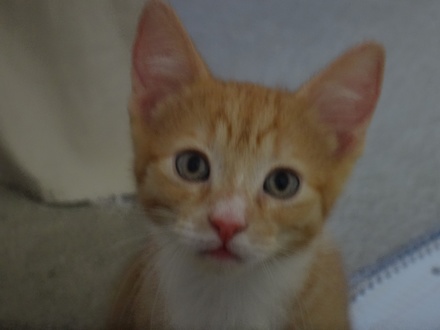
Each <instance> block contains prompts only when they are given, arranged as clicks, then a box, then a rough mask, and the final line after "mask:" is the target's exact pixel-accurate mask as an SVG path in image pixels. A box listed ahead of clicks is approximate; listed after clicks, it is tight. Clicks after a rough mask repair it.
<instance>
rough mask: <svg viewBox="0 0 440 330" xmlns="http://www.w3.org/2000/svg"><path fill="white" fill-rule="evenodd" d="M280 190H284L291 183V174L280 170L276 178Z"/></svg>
mask: <svg viewBox="0 0 440 330" xmlns="http://www.w3.org/2000/svg"><path fill="white" fill-rule="evenodd" d="M274 181H275V186H276V187H277V189H278V190H280V191H284V190H286V188H287V186H288V185H289V175H288V174H287V173H286V172H278V173H277V174H276V175H275V178H274Z"/></svg>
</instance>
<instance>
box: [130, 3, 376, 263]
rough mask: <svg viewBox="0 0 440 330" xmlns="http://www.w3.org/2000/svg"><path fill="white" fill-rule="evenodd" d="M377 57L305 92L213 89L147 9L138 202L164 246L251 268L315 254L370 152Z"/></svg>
mask: <svg viewBox="0 0 440 330" xmlns="http://www.w3.org/2000/svg"><path fill="white" fill-rule="evenodd" d="M382 68H383V51H382V49H381V48H380V46H378V45H375V44H366V45H363V46H360V47H358V48H355V49H354V50H352V51H351V52H348V53H347V54H346V55H344V56H342V57H341V58H340V59H338V60H337V61H336V62H335V63H334V64H333V65H331V66H330V67H329V68H328V69H327V70H325V71H324V72H323V73H322V74H321V75H319V76H317V77H316V78H314V79H312V80H311V81H310V82H308V83H307V84H305V85H304V86H303V87H302V88H301V89H300V90H299V91H298V92H296V93H289V92H286V91H280V90H273V89H268V88H264V87H260V86H256V85H252V84H242V83H234V82H222V81H218V80H216V79H214V78H213V77H212V76H211V75H210V74H209V71H208V69H207V68H206V66H205V65H204V63H203V61H202V60H201V58H200V57H199V55H198V54H197V52H196V51H195V49H194V46H193V45H192V43H191V41H190V39H189V37H188V36H187V35H186V33H185V31H184V30H183V28H182V26H181V25H180V22H179V21H178V19H177V17H176V16H175V14H174V13H173V12H172V10H171V9H170V8H169V7H168V6H166V5H164V4H163V3H161V2H158V1H153V2H151V3H150V4H149V5H148V6H147V7H146V9H145V11H144V13H143V16H142V18H141V23H140V25H139V29H138V35H137V38H136V43H135V47H134V50H133V74H132V78H133V93H132V98H131V105H130V113H131V124H132V136H133V143H134V151H135V174H136V179H137V184H138V191H139V197H140V200H141V203H142V204H143V206H144V209H145V211H146V213H147V215H148V221H150V222H151V227H152V230H153V236H154V239H155V240H156V241H157V243H158V245H163V246H167V247H170V246H171V247H172V248H173V249H175V250H176V251H177V250H178V251H181V253H184V254H185V255H188V256H190V257H191V258H193V259H194V260H197V261H200V262H201V263H210V264H215V265H220V266H222V265H225V264H227V265H236V266H243V265H252V264H255V263H261V262H265V261H268V260H273V259H276V258H282V257H283V256H287V255H292V254H295V253H297V252H298V251H301V249H305V248H307V246H309V245H310V243H311V242H312V241H313V240H314V238H315V237H316V236H317V235H318V234H319V232H320V231H321V229H322V226H323V223H324V219H325V217H326V216H327V214H328V212H329V210H330V208H331V206H332V205H333V203H334V201H335V199H336V197H337V195H338V194H339V191H340V190H341V187H342V185H343V183H344V181H345V179H346V177H347V175H348V173H349V171H350V169H351V167H352V165H353V162H354V160H355V159H356V158H357V156H358V155H359V153H360V151H361V149H362V148H361V147H362V141H363V137H364V134H365V129H366V126H367V124H368V122H369V119H370V117H371V114H372V112H373V109H374V106H375V103H376V101H377V97H378V94H379V88H380V82H381V77H382Z"/></svg>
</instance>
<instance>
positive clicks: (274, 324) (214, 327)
mask: <svg viewBox="0 0 440 330" xmlns="http://www.w3.org/2000/svg"><path fill="white" fill-rule="evenodd" d="M312 255H313V251H312V248H308V249H306V250H305V251H304V252H302V253H298V254H296V255H294V256H291V257H289V258H285V259H283V260H282V261H277V262H272V263H270V264H269V263H268V264H267V265H258V266H255V267H253V268H249V269H247V270H243V271H241V272H236V273H234V274H215V273H213V272H208V271H206V272H205V271H202V270H201V269H200V268H197V267H194V264H193V263H192V262H191V261H189V260H187V258H185V257H184V256H181V258H171V259H173V260H171V259H169V258H168V257H169V255H167V253H166V252H164V253H163V255H161V256H160V257H159V259H158V263H157V264H158V270H159V277H160V282H161V283H160V284H159V285H160V288H161V291H162V294H163V295H164V300H165V305H166V306H165V307H166V310H167V312H168V314H169V317H170V318H171V323H172V327H173V329H176V330H206V329H210V330H232V329H241V330H247V329H252V330H254V329H255V330H257V329H262V330H263V329H264V330H268V329H282V328H283V327H284V325H285V324H286V322H287V321H288V320H289V318H290V317H289V316H290V314H291V313H292V309H291V308H292V306H291V304H290V303H291V301H292V298H293V297H295V295H297V294H298V291H299V290H300V289H301V288H302V285H303V283H304V280H305V277H306V275H307V271H308V269H309V266H310V263H311V260H312ZM177 259H178V260H177ZM171 261H172V262H171Z"/></svg>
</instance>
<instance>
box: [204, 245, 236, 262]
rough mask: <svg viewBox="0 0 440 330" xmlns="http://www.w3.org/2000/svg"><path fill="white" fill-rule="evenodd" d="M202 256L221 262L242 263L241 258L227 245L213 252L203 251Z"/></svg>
mask: <svg viewBox="0 0 440 330" xmlns="http://www.w3.org/2000/svg"><path fill="white" fill-rule="evenodd" d="M202 255H203V256H206V257H210V258H213V259H217V260H221V261H242V260H241V258H240V257H239V256H238V255H237V254H235V253H234V252H232V251H231V250H230V249H229V248H228V247H227V246H226V245H222V246H220V247H218V248H215V249H212V250H206V251H203V252H202Z"/></svg>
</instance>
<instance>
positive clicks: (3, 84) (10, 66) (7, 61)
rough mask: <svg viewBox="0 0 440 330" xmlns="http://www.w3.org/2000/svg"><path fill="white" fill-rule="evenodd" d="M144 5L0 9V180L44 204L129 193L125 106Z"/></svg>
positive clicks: (52, 2)
mask: <svg viewBox="0 0 440 330" xmlns="http://www.w3.org/2000/svg"><path fill="white" fill-rule="evenodd" d="M142 3H143V1H125V2H124V1H90V2H89V1H58V0H38V1H16V0H9V1H8V0H3V1H1V2H0V27H1V28H0V181H2V182H6V183H8V184H12V185H14V186H19V187H21V188H24V189H25V190H27V191H28V192H31V193H32V194H33V195H35V196H36V197H38V198H42V199H43V200H45V201H48V202H77V201H83V200H90V199H92V200H93V199H96V198H105V197H109V196H111V195H118V194H121V193H127V192H131V191H132V177H131V168H130V160H131V146H130V143H129V142H130V141H129V131H128V116H127V111H126V107H127V106H126V104H127V98H128V93H129V89H130V84H129V60H130V55H129V52H130V48H131V39H132V35H133V33H134V26H135V24H133V20H135V19H136V17H137V15H138V13H139V11H140V7H141V6H142Z"/></svg>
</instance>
